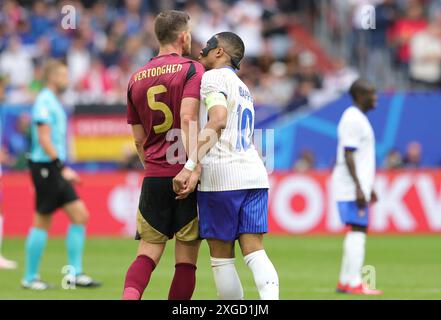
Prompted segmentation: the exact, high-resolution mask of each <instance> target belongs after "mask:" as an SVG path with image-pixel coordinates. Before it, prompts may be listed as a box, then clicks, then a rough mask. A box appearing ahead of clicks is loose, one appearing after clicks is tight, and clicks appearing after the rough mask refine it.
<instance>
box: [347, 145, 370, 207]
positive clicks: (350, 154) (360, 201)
mask: <svg viewBox="0 0 441 320" xmlns="http://www.w3.org/2000/svg"><path fill="white" fill-rule="evenodd" d="M354 152H355V151H354V150H349V149H346V150H345V162H346V166H347V167H348V171H349V174H350V175H351V178H352V180H353V181H354V183H355V188H356V191H355V192H356V201H357V205H358V207H359V208H364V207H366V198H365V196H364V193H363V190H362V189H361V185H360V181H359V180H358V177H357V173H356V168H355V161H354Z"/></svg>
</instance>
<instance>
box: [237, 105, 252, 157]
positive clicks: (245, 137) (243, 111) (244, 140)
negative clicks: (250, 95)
mask: <svg viewBox="0 0 441 320" xmlns="http://www.w3.org/2000/svg"><path fill="white" fill-rule="evenodd" d="M237 115H238V117H237V131H238V132H237V141H236V150H237V151H242V150H243V151H247V150H248V148H249V147H250V145H251V142H252V139H253V134H254V130H253V129H254V119H253V113H252V112H251V110H250V109H247V108H242V106H241V105H240V104H239V107H238V108H237ZM247 129H248V130H247ZM247 131H248V132H247Z"/></svg>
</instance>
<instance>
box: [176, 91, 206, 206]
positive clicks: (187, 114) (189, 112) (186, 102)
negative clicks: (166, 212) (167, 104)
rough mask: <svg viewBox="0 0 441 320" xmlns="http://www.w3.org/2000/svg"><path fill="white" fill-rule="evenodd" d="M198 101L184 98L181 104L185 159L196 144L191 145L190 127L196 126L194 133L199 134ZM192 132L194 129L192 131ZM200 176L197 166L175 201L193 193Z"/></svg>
mask: <svg viewBox="0 0 441 320" xmlns="http://www.w3.org/2000/svg"><path fill="white" fill-rule="evenodd" d="M199 101H200V100H199V99H196V98H190V97H188V98H184V99H182V103H181V111H180V117H181V133H182V142H183V144H184V148H185V152H186V154H187V157H189V156H190V154H191V153H192V152H193V151H194V149H195V147H196V144H195V143H192V139H194V138H193V137H192V134H193V132H192V130H191V129H192V128H191V126H193V125H195V126H196V132H197V133H198V132H199V121H198V120H199ZM193 130H194V129H193ZM200 175H201V166H200V165H198V166H197V168H196V169H195V170H194V171H193V173H192V174H191V176H190V179H189V181H188V187H187V188H186V190H184V191H183V192H181V193H180V194H178V196H177V197H176V199H178V200H180V199H184V198H186V197H187V196H188V195H189V194H190V193H191V192H193V191H194V189H195V188H196V185H197V183H198V181H199V177H200Z"/></svg>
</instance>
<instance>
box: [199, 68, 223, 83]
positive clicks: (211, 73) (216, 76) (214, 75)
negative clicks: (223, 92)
mask: <svg viewBox="0 0 441 320" xmlns="http://www.w3.org/2000/svg"><path fill="white" fill-rule="evenodd" d="M225 78H226V74H225V72H224V70H223V69H222V68H219V69H211V70H208V71H205V73H204V75H203V76H202V82H210V83H211V82H215V83H216V82H217V83H218V82H220V81H223V80H225Z"/></svg>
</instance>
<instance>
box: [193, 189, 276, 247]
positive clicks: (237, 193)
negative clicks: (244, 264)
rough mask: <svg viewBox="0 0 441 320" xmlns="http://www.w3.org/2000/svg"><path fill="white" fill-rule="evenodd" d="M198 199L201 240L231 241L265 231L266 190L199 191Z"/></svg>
mask: <svg viewBox="0 0 441 320" xmlns="http://www.w3.org/2000/svg"><path fill="white" fill-rule="evenodd" d="M197 197H198V206H199V232H200V236H201V237H202V238H205V239H218V240H224V241H233V240H236V239H237V238H238V237H239V235H240V234H244V233H248V234H259V233H266V232H268V189H248V190H232V191H210V192H203V191H198V194H197Z"/></svg>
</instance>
